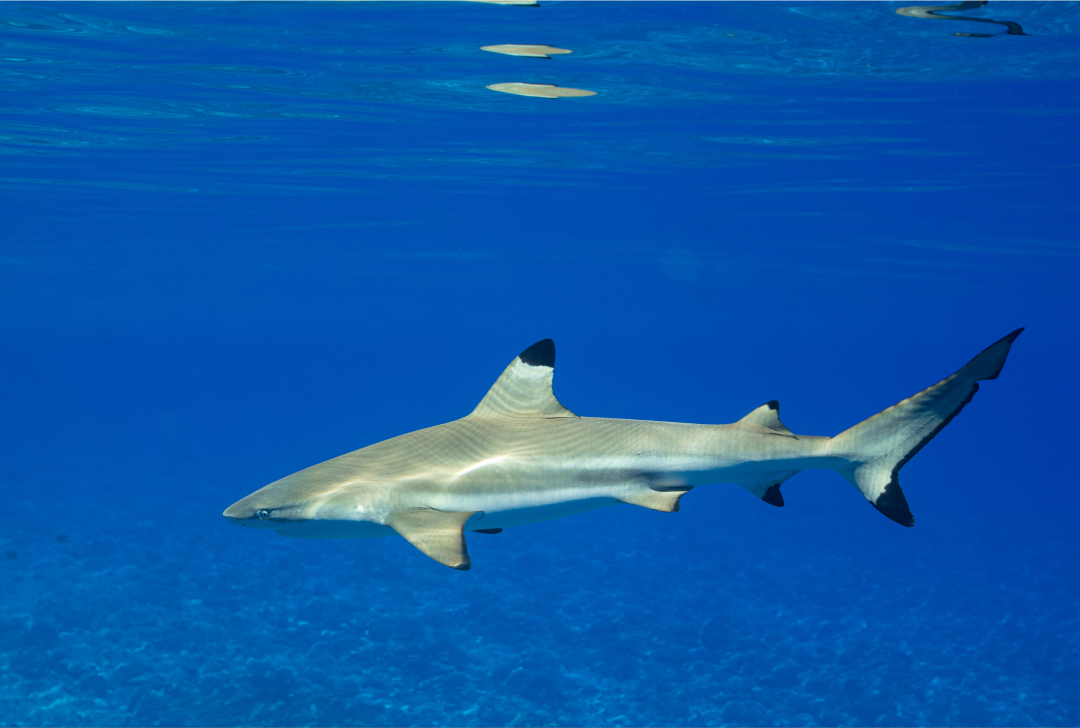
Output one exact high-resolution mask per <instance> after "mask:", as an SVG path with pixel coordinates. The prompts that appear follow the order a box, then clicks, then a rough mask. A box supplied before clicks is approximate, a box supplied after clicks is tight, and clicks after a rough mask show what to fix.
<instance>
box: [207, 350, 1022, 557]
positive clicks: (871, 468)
mask: <svg viewBox="0 0 1080 728" xmlns="http://www.w3.org/2000/svg"><path fill="white" fill-rule="evenodd" d="M1022 331H1023V329H1018V330H1017V331H1014V332H1013V333H1011V334H1009V335H1008V336H1006V337H1004V338H1003V339H1001V340H999V341H998V342H996V343H994V344H992V345H991V346H990V347H988V348H987V349H985V350H984V351H983V352H982V353H980V354H979V355H978V356H976V357H975V358H974V359H972V360H971V361H970V362H969V363H968V364H967V365H966V366H964V367H963V368H962V369H960V370H959V371H957V372H956V373H955V374H953V375H952V376H950V377H947V378H945V379H943V380H941V381H940V382H938V383H937V384H935V385H933V386H931V387H928V388H927V389H924V390H923V391H921V392H919V393H918V394H916V395H914V396H912V397H909V398H908V399H905V400H903V401H902V402H900V403H898V404H896V405H894V406H893V407H890V408H889V409H887V410H884V411H883V412H880V413H878V414H877V415H874V416H873V417H871V418H870V419H868V420H866V421H864V422H862V423H860V424H858V425H856V426H855V427H852V428H850V429H849V430H846V431H845V432H843V433H841V434H839V435H837V436H836V437H817V436H809V435H796V434H794V433H792V432H791V431H790V430H788V429H787V427H785V426H784V425H783V424H782V423H781V422H780V418H779V404H778V403H777V402H775V401H773V402H768V403H766V404H764V405H762V406H761V407H758V408H757V409H755V410H754V411H752V412H751V413H750V414H748V415H747V416H746V417H744V418H742V419H741V420H739V421H738V422H735V423H733V424H728V425H696V424H686V423H677V422H650V421H642V420H621V419H604V418H595V417H579V416H578V415H576V414H574V413H573V412H571V411H570V410H568V409H566V408H565V407H563V406H562V404H560V403H559V401H558V400H557V399H556V398H555V395H554V393H553V391H552V379H553V376H554V367H555V345H554V343H553V342H552V341H551V340H550V339H545V340H543V341H540V342H537V343H536V344H533V345H532V346H531V347H529V348H528V349H526V350H525V351H523V352H522V353H521V354H520V355H519V356H518V357H516V358H515V359H514V361H513V362H511V364H510V366H508V367H507V368H506V370H505V371H504V372H503V374H502V376H500V377H499V379H498V380H497V381H496V382H495V385H494V386H493V387H492V388H491V390H490V391H489V392H488V393H487V396H485V397H484V399H483V400H482V401H481V402H480V404H479V405H478V406H477V407H476V409H475V410H473V412H472V413H471V414H469V415H468V416H467V417H464V418H462V419H460V420H456V421H454V422H449V423H447V424H444V425H439V426H437V427H430V428H427V429H424V430H418V431H416V432H411V433H408V434H406V435H401V436H399V437H395V438H392V439H390V440H385V441H383V442H380V443H377V444H374V445H370V446H368V447H365V448H362V449H360V450H356V451H354V452H351V453H348V454H346V455H342V456H340V457H337V458H334V459H332V460H328V461H326V462H324V463H320V464H318V465H315V466H312V467H310V468H307V469H305V470H301V471H300V472H298V473H294V474H293V475H290V476H288V477H286V478H283V479H281V480H278V481H276V482H274V483H271V484H270V485H267V486H266V487H264V488H262V489H260V490H257V491H255V492H254V493H252V494H251V495H249V496H247V497H246V498H243V499H241V500H240V501H237V502H236V503H234V504H233V505H231V506H229V508H227V509H226V510H225V513H224V516H225V518H227V519H228V520H230V521H232V522H234V523H237V524H239V525H243V526H250V527H255V528H263V529H270V530H273V531H275V532H277V533H279V534H282V535H284V536H291V537H296V538H371V537H379V536H392V535H395V534H400V535H401V536H403V537H405V538H406V539H407V540H408V541H409V542H410V543H412V544H413V545H414V546H416V547H417V548H418V549H420V550H421V551H422V552H424V553H425V554H427V555H428V556H430V557H431V558H433V559H435V560H436V561H438V562H440V563H442V564H445V565H446V566H449V567H451V568H455V569H468V568H470V565H471V562H470V560H469V555H468V551H467V548H466V543H465V532H466V531H478V532H487V533H497V532H499V531H500V530H502V529H504V528H509V527H513V526H521V525H525V524H528V523H535V522H538V521H545V520H550V519H553V518H561V517H563V516H568V515H571V514H574V513H581V512H584V511H588V510H593V509H596V508H603V507H606V506H612V505H617V504H620V503H628V504H632V505H639V506H644V507H646V508H651V509H653V510H657V511H663V512H669V513H671V512H675V511H678V510H679V500H680V499H681V498H682V496H683V495H685V494H686V493H687V492H688V491H689V490H690V489H692V488H694V487H697V486H701V485H709V484H714V483H736V484H738V485H740V486H742V487H743V488H745V489H746V490H748V491H750V492H751V493H752V494H754V495H755V496H757V497H758V498H760V499H761V500H763V501H765V502H766V503H769V504H771V505H774V506H782V505H784V500H783V497H782V496H781V494H780V486H781V484H783V482H784V481H785V480H787V479H788V478H790V477H791V476H793V475H795V474H796V473H798V472H800V471H802V470H809V469H821V468H827V469H832V470H836V471H837V472H839V473H840V474H841V475H843V476H844V477H845V478H847V479H848V480H849V481H850V482H851V483H852V484H853V485H854V486H855V487H856V488H857V489H858V490H859V491H860V492H861V493H862V494H863V495H864V496H865V497H866V499H867V500H868V501H869V502H870V503H871V504H872V505H873V506H874V507H875V508H877V509H878V510H879V511H880V512H881V513H883V514H884V515H886V516H887V517H889V518H891V519H892V520H894V521H896V522H897V523H900V524H901V525H904V526H912V525H914V517H913V516H912V514H911V511H910V509H909V508H908V504H907V500H906V498H905V497H904V493H903V491H902V490H901V489H900V484H899V481H898V476H897V474H898V472H899V470H900V468H902V467H903V465H904V464H905V463H906V462H907V461H908V460H910V459H911V457H913V456H914V455H915V453H917V452H918V451H919V450H920V449H922V447H923V446H924V445H925V444H926V443H927V442H929V441H930V440H931V439H932V438H933V437H934V436H935V435H936V434H937V433H938V432H940V431H941V429H942V428H943V427H945V425H947V424H948V423H949V422H950V421H951V420H952V418H953V417H955V416H956V414H958V413H959V412H960V410H961V409H963V408H964V406H965V405H966V404H967V403H968V402H970V401H971V398H972V397H973V396H974V394H975V392H976V391H978V389H979V385H978V382H979V381H982V380H986V379H996V378H997V376H998V374H999V373H1000V372H1001V368H1002V367H1003V366H1004V363H1005V359H1006V357H1007V356H1008V353H1009V350H1010V347H1011V345H1012V342H1013V341H1014V340H1015V339H1016V337H1017V336H1019V335H1020V333H1021V332H1022Z"/></svg>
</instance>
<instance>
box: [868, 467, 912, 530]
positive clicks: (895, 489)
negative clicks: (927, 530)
mask: <svg viewBox="0 0 1080 728" xmlns="http://www.w3.org/2000/svg"><path fill="white" fill-rule="evenodd" d="M870 505H872V506H873V507H874V508H877V509H878V511H880V512H881V514H882V515H883V516H885V517H886V518H890V519H892V520H894V521H896V522H897V523H899V524H900V525H901V526H907V527H908V528H911V527H912V526H914V525H915V516H914V515H912V513H911V508H909V507H908V502H907V498H905V497H904V491H902V490H901V489H900V483H898V482H897V480H896V477H895V476H893V479H892V480H891V481H889V484H888V485H886V486H885V490H884V491H882V493H881V495H879V496H878V497H877V500H874V501H870Z"/></svg>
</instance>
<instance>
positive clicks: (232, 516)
mask: <svg viewBox="0 0 1080 728" xmlns="http://www.w3.org/2000/svg"><path fill="white" fill-rule="evenodd" d="M250 501H251V499H250V498H242V499H240V500H238V501H236V502H235V503H233V504H232V505H231V506H229V507H228V508H226V509H225V512H224V513H222V514H221V515H223V516H225V520H227V521H231V522H233V523H235V524H237V525H239V526H246V525H248V522H250V521H257V520H259V511H258V509H257V508H255V506H254V504H252V503H251V502H250ZM264 512H265V511H264Z"/></svg>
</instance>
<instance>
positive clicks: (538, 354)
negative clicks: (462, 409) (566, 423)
mask: <svg viewBox="0 0 1080 728" xmlns="http://www.w3.org/2000/svg"><path fill="white" fill-rule="evenodd" d="M554 376H555V342H554V341H552V340H551V339H544V340H543V341H538V342H536V343H535V344H533V345H532V346H530V347H529V348H528V349H526V350H525V351H523V352H521V353H520V354H518V356H517V358H516V359H514V361H512V362H510V366H508V367H506V369H505V370H504V371H503V373H502V376H500V377H499V378H498V379H497V380H496V381H495V384H494V385H492V387H491V389H490V390H488V393H487V395H486V396H485V397H484V398H483V399H482V400H480V404H478V405H477V406H476V409H474V410H473V411H472V414H471V415H470V417H482V416H491V415H495V416H505V417H514V416H518V417H522V416H524V417H545V418H546V417H577V415H575V414H574V413H573V412H571V411H570V410H568V409H566V408H565V407H563V406H562V405H561V404H559V400H557V399H555V394H554V393H553V392H552V391H551V380H552V378H553V377H554Z"/></svg>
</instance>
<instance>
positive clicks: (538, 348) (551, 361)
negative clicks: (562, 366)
mask: <svg viewBox="0 0 1080 728" xmlns="http://www.w3.org/2000/svg"><path fill="white" fill-rule="evenodd" d="M518 359H521V361H523V362H524V363H526V364H528V365H529V366H531V367H551V368H552V369H554V368H555V342H554V341H552V340H551V339H544V340H543V341H538V342H536V343H535V344H533V345H532V346H530V347H529V348H528V349H526V350H525V351H523V352H521V353H520V354H518Z"/></svg>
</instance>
